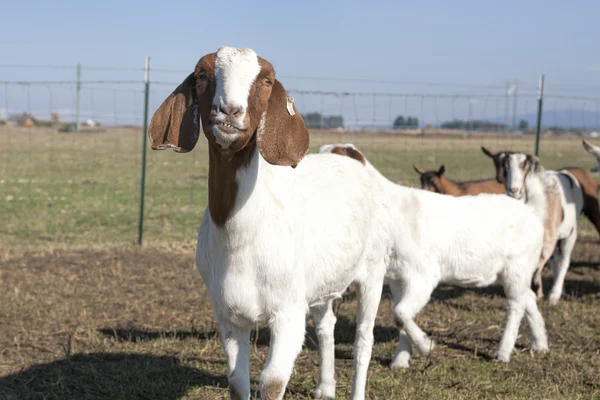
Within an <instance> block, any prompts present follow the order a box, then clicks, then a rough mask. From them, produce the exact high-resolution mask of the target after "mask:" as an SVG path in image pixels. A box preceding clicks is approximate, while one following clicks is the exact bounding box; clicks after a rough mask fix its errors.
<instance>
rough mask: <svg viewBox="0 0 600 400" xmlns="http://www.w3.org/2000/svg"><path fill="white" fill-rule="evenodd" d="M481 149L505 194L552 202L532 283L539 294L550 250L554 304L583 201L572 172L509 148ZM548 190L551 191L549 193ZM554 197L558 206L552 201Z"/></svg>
mask: <svg viewBox="0 0 600 400" xmlns="http://www.w3.org/2000/svg"><path fill="white" fill-rule="evenodd" d="M484 152H485V153H486V154H487V155H488V156H490V157H491V158H492V159H493V160H494V165H495V167H496V179H498V181H499V182H501V183H503V184H504V186H505V188H506V194H507V195H509V196H511V197H514V198H515V199H517V200H522V201H524V202H526V203H527V202H529V200H530V198H532V197H533V196H542V195H543V196H546V198H547V199H548V200H547V203H548V204H552V208H551V209H548V211H547V215H546V220H545V232H544V250H543V251H542V255H541V257H540V265H539V268H538V270H537V271H536V275H535V278H534V283H536V284H537V285H538V297H540V295H541V294H542V291H541V269H542V268H543V266H544V264H545V262H546V261H548V258H549V255H550V253H552V258H551V260H550V264H551V266H552V275H553V277H554V284H553V285H552V289H551V290H550V295H549V302H550V304H556V303H557V302H558V301H559V299H560V297H561V295H562V288H563V283H564V279H565V276H566V273H567V270H568V268H569V264H570V260H571V252H572V251H573V247H574V246H575V242H576V240H577V217H578V216H579V214H580V213H581V210H582V208H583V202H584V199H583V191H582V189H581V186H580V185H579V182H578V180H577V179H576V178H575V176H574V175H573V174H571V173H570V172H569V171H567V170H562V171H544V170H543V168H541V166H540V165H539V159H538V158H537V157H535V156H531V155H529V154H524V153H518V152H512V151H503V152H498V153H495V154H494V153H491V152H489V150H487V149H485V150H484ZM488 153H489V154H488ZM552 181H554V184H553V187H550V185H549V184H548V182H552ZM549 190H551V191H552V192H553V193H552V194H550V193H549V192H548V191H549ZM556 194H557V195H558V197H556ZM557 199H558V201H559V202H560V203H559V204H560V206H559V205H558V204H557V202H556V201H557ZM551 249H553V251H552V250H551Z"/></svg>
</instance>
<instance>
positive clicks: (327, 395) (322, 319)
mask: <svg viewBox="0 0 600 400" xmlns="http://www.w3.org/2000/svg"><path fill="white" fill-rule="evenodd" d="M332 303H333V301H331V300H330V301H328V302H327V304H325V305H322V306H318V307H312V308H311V309H310V313H311V315H312V316H313V320H314V322H315V330H316V331H317V338H318V340H319V383H318V384H317V388H316V389H315V391H314V393H313V394H312V397H313V398H314V399H334V398H335V341H334V337H333V333H334V328H335V322H336V318H335V314H334V313H333V307H332V305H333V304H332Z"/></svg>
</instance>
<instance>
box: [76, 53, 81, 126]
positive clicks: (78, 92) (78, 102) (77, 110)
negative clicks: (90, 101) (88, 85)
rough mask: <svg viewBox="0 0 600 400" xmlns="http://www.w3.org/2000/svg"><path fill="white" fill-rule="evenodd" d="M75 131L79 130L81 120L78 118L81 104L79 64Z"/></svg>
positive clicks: (79, 66) (78, 70) (79, 68)
mask: <svg viewBox="0 0 600 400" xmlns="http://www.w3.org/2000/svg"><path fill="white" fill-rule="evenodd" d="M75 96H76V97H75V130H76V131H77V132H79V130H80V129H81V118H80V116H79V111H80V103H81V64H77V91H76V93H75Z"/></svg>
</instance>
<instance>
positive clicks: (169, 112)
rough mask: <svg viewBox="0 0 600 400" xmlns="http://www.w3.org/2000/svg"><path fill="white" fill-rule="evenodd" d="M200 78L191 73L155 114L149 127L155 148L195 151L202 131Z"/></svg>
mask: <svg viewBox="0 0 600 400" xmlns="http://www.w3.org/2000/svg"><path fill="white" fill-rule="evenodd" d="M195 86H196V78H195V77H194V74H190V75H189V76H188V77H187V78H185V80H184V81H183V82H182V83H181V84H180V85H179V86H177V89H175V90H174V91H173V93H171V94H170V95H169V97H167V99H166V100H165V101H164V102H163V103H162V104H161V105H160V107H159V108H158V110H156V112H155V113H154V115H153V116H152V121H151V122H150V126H149V128H148V136H149V137H150V145H151V147H152V149H153V150H164V149H168V148H172V149H173V150H175V151H176V152H178V153H187V152H188V151H191V150H192V149H193V148H194V146H196V142H197V141H198V136H199V134H200V122H199V115H198V101H197V96H196V89H195Z"/></svg>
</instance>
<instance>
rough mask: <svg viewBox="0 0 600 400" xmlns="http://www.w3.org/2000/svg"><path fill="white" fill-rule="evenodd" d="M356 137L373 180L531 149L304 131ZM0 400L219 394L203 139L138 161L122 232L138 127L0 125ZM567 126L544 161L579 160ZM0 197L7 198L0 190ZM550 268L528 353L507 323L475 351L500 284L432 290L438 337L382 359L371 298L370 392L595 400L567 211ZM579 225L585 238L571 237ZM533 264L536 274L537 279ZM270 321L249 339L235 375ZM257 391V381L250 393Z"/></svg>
mask: <svg viewBox="0 0 600 400" xmlns="http://www.w3.org/2000/svg"><path fill="white" fill-rule="evenodd" d="M332 142H353V143H356V144H357V145H358V146H359V147H360V148H361V149H362V150H363V151H364V152H365V154H366V155H367V157H368V158H369V159H370V160H371V161H372V162H373V163H374V165H375V166H377V167H378V168H380V169H381V170H382V172H383V173H384V174H386V175H387V176H388V177H390V179H392V180H394V181H397V182H403V183H405V184H409V185H412V186H414V185H416V184H417V177H416V175H415V174H414V172H413V171H412V167H411V165H412V164H413V163H415V164H418V165H419V166H420V167H423V168H428V169H429V168H434V167H438V166H439V164H440V163H444V164H446V169H447V171H448V174H449V175H450V176H451V177H455V178H457V179H475V178H481V177H488V176H492V175H493V167H492V165H491V162H490V161H489V160H488V159H487V158H486V157H484V156H483V155H481V153H480V150H479V147H480V146H481V145H482V144H483V145H485V146H489V147H490V148H492V149H500V148H502V149H508V148H510V149H521V150H526V151H530V150H531V149H532V147H533V144H532V139H531V138H506V137H498V136H485V137H471V138H466V137H452V138H447V137H398V136H392V135H385V134H380V135H374V134H367V133H365V134H359V133H346V134H340V133H317V134H314V135H313V136H312V144H313V150H315V149H317V148H318V147H319V146H320V145H322V144H325V143H332ZM0 143H3V145H2V146H0V333H1V335H0V400H3V399H11V400H12V399H29V398H32V399H132V398H139V399H167V400H168V399H180V398H184V399H213V398H215V399H221V398H227V390H226V386H227V379H226V375H227V374H226V371H227V366H226V365H225V362H224V357H223V353H222V350H221V345H220V341H219V338H218V335H216V333H215V331H216V326H215V323H214V321H213V319H212V315H211V311H210V304H209V301H208V298H207V296H206V293H205V290H204V286H203V284H202V282H201V279H200V277H199V274H198V273H197V271H196V270H195V268H194V265H193V264H194V263H193V254H194V244H195V243H194V242H193V240H194V238H195V237H196V233H197V229H198V225H199V223H200V219H201V214H202V211H203V209H204V206H205V204H206V173H207V167H208V162H207V159H206V149H205V147H206V145H205V142H204V141H203V140H201V141H200V142H199V144H198V147H197V149H196V151H194V152H192V153H190V154H186V155H177V154H174V153H172V152H151V153H150V154H149V159H148V188H147V214H146V216H147V218H146V242H145V245H144V247H142V248H138V247H134V246H132V245H131V244H132V243H133V242H134V240H135V238H136V228H137V226H136V223H137V200H138V193H139V191H138V190H139V187H138V179H139V154H140V152H139V149H140V147H141V140H140V132H139V130H109V131H107V132H105V133H98V134H57V133H56V132H51V131H38V130H19V131H13V130H9V129H8V128H6V127H0ZM580 146H581V145H580V142H579V140H576V139H557V138H552V139H547V138H545V139H544V141H543V142H542V161H543V163H544V165H545V166H546V167H548V168H556V167H560V166H565V165H581V166H586V165H589V166H590V167H591V166H592V165H593V160H591V159H588V158H587V157H586V156H585V154H584V153H583V151H582V150H581V148H580ZM9 197H10V200H8V199H9ZM580 232H582V234H583V237H582V238H580V240H579V241H578V244H577V246H576V249H575V252H574V255H573V266H572V268H571V270H570V271H569V273H568V275H567V279H566V282H565V293H566V297H565V298H564V300H563V301H561V303H560V304H559V305H558V306H556V307H553V308H550V307H548V306H546V305H543V306H542V313H543V315H544V317H545V318H546V323H547V327H548V331H549V337H550V347H551V352H550V353H549V354H547V355H544V356H541V357H540V356H537V355H533V354H530V353H529V351H528V350H527V347H526V346H527V344H528V340H527V338H528V330H527V328H526V327H525V326H523V327H522V328H521V336H520V337H519V340H518V346H517V350H516V351H515V354H514V356H513V360H512V362H511V363H510V364H509V365H504V364H497V363H493V362H491V361H490V356H491V355H492V354H493V351H494V350H495V348H496V346H497V344H498V340H499V338H500V336H501V333H502V327H503V324H504V298H503V296H502V294H501V291H500V290H499V289H497V288H491V289H486V290H479V291H465V290H461V289H456V288H451V287H442V288H440V289H438V290H437V291H436V292H435V294H434V299H433V300H432V301H431V303H430V304H429V305H428V306H427V307H426V309H425V310H423V312H422V313H421V314H419V316H418V318H417V320H418V323H419V324H420V325H421V326H422V327H423V329H424V330H425V331H427V332H428V333H429V334H431V335H432V336H433V338H434V339H435V340H436V341H437V343H438V347H437V348H436V349H435V351H434V353H433V355H432V356H431V357H429V358H424V357H419V356H416V357H415V358H414V364H413V367H412V369H410V370H408V371H398V372H394V371H391V370H390V369H389V368H388V367H387V364H388V362H389V361H390V359H391V357H392V356H393V354H394V351H395V346H396V342H397V338H398V335H397V332H396V330H395V329H394V328H393V322H392V319H391V308H392V302H391V300H390V298H389V295H387V294H386V295H384V298H383V300H382V303H381V306H380V311H379V317H378V319H377V327H376V330H375V334H376V340H377V343H376V345H375V347H374V352H373V360H372V362H371V367H370V377H369V384H368V398H369V399H408V398H418V399H430V398H444V399H468V398H472V399H476V398H477V399H478V398H502V399H506V398H523V399H525V398H527V399H529V398H540V399H542V398H544V399H550V398H552V399H558V398H561V399H562V398H570V399H571V398H573V399H577V398H585V399H589V398H598V397H600V372H599V371H600V315H599V313H598V312H597V309H598V302H599V301H600V269H599V267H600V258H599V257H600V246H599V244H598V241H597V236H596V234H595V232H592V230H591V226H590V224H589V223H587V222H586V221H584V222H583V223H582V225H581V227H580ZM586 235H587V237H586ZM550 281H551V279H550V277H549V274H548V273H547V274H546V276H545V287H546V288H549V286H550ZM354 311H355V301H354V296H353V293H352V292H350V293H348V294H347V295H346V296H345V300H344V302H343V303H342V304H341V305H340V307H339V315H338V318H339V322H338V324H337V326H336V366H337V379H338V393H337V394H338V398H347V397H348V396H349V393H350V385H351V374H352V360H351V358H352V342H353V340H354V329H355V323H354ZM268 340H269V334H268V332H267V331H266V330H264V329H261V330H257V331H256V332H255V334H254V337H253V343H254V349H253V352H252V359H251V362H252V366H251V370H252V377H251V378H252V387H253V390H254V391H256V389H257V380H258V373H259V371H260V369H261V367H262V365H263V364H264V361H265V359H266V355H267V345H268ZM315 343H316V337H315V334H314V330H313V329H312V327H311V323H310V322H309V324H308V329H307V339H306V348H305V350H304V351H303V352H302V354H301V355H300V357H299V358H298V360H297V362H296V370H295V373H294V374H293V376H292V380H291V382H290V384H289V386H288V391H287V393H286V398H290V399H306V398H308V397H309V395H310V393H311V391H312V390H313V389H314V386H315V380H316V377H317V367H318V365H317V353H316V345H315ZM254 393H256V392H254Z"/></svg>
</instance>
